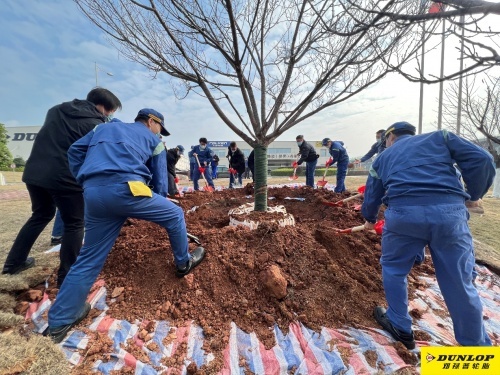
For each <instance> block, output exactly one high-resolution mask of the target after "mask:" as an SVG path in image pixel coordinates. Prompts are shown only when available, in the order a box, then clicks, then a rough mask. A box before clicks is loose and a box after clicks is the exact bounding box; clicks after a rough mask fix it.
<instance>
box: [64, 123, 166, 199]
mask: <svg viewBox="0 0 500 375" xmlns="http://www.w3.org/2000/svg"><path fill="white" fill-rule="evenodd" d="M164 150H165V148H164V146H163V143H162V142H160V140H159V139H158V138H157V137H156V136H155V135H154V134H153V133H151V131H149V130H148V128H146V127H145V126H144V125H142V124H141V123H137V122H136V123H131V124H127V123H121V122H112V123H108V124H102V125H99V126H98V127H96V128H95V129H94V131H93V136H92V140H91V142H90V144H89V148H88V150H87V151H86V152H87V154H86V157H85V162H84V163H83V165H82V166H81V168H79V169H76V168H78V167H79V166H78V164H76V165H75V167H74V168H73V170H72V171H73V173H74V174H76V173H77V181H78V182H79V183H80V184H82V186H83V187H84V188H87V187H91V186H92V187H95V186H101V185H108V184H111V183H112V184H118V183H124V182H127V181H142V182H144V183H145V184H146V185H148V184H152V185H153V186H154V187H155V191H156V192H157V193H158V194H160V195H162V196H166V195H167V183H166V181H167V177H166V170H167V169H166V158H165V157H163V158H157V159H154V160H156V161H155V163H157V165H151V163H152V162H153V161H152V160H153V159H150V158H151V155H159V154H160V153H162V152H164ZM77 151H78V150H77V149H75V150H73V149H72V152H77ZM68 157H69V160H70V163H71V161H72V154H71V153H70V154H69V155H68ZM162 164H163V167H162ZM156 168H158V169H156ZM153 170H159V171H164V172H163V173H162V175H157V174H152V173H151V171H153Z"/></svg>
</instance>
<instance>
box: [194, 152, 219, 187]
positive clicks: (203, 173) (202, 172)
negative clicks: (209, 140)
mask: <svg viewBox="0 0 500 375" xmlns="http://www.w3.org/2000/svg"><path fill="white" fill-rule="evenodd" d="M194 157H195V158H196V162H197V163H198V170H199V171H200V172H201V177H203V181H205V187H204V188H203V190H205V191H214V188H213V187H211V186H210V185H208V182H207V179H206V178H205V168H202V167H201V164H200V159H198V155H195V156H194Z"/></svg>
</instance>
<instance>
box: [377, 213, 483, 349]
mask: <svg viewBox="0 0 500 375" xmlns="http://www.w3.org/2000/svg"><path fill="white" fill-rule="evenodd" d="M468 218H469V213H468V211H467V209H466V208H465V205H464V204H439V205H429V206H391V205H389V208H388V209H387V210H386V211H385V226H384V231H383V235H382V257H381V259H380V263H381V265H382V278H383V283H384V289H385V295H386V299H387V303H388V309H387V317H388V318H389V320H390V321H391V323H392V324H393V325H394V326H395V327H396V328H397V329H399V330H401V331H403V332H407V333H408V332H410V331H411V323H412V319H411V317H410V315H409V314H408V290H407V276H408V273H409V272H410V270H411V268H412V266H413V263H414V261H415V259H416V258H417V257H421V256H422V249H423V248H424V246H425V245H429V248H430V253H431V256H432V261H433V263H434V268H435V270H436V279H437V282H438V284H439V288H440V289H441V293H442V294H443V298H444V300H445V302H446V306H447V307H448V310H449V312H450V316H451V319H452V321H453V328H454V331H455V339H456V340H457V342H458V343H459V344H460V345H463V346H489V345H491V341H490V338H489V337H488V335H487V333H486V331H485V328H484V324H483V313H482V312H483V308H482V304H481V300H480V298H479V294H478V292H477V290H476V288H475V287H474V285H473V283H472V280H473V268H474V252H473V245H472V236H471V234H470V230H469V226H468V225H467V220H468Z"/></svg>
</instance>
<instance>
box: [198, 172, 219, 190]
mask: <svg viewBox="0 0 500 375" xmlns="http://www.w3.org/2000/svg"><path fill="white" fill-rule="evenodd" d="M204 168H205V173H204V174H203V175H204V176H205V179H206V180H207V183H208V185H209V186H211V187H213V188H214V187H215V186H214V182H213V181H212V169H211V168H210V167H209V166H208V167H204ZM200 178H201V179H202V180H203V177H202V175H201V173H200V171H199V170H198V167H196V168H195V169H194V171H193V187H194V190H200V185H199V183H198V180H199V179H200ZM204 183H205V181H203V184H204Z"/></svg>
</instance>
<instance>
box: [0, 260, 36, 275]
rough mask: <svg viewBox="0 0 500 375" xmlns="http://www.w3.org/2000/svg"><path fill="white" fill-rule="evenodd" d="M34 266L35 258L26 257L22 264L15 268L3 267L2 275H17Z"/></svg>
mask: <svg viewBox="0 0 500 375" xmlns="http://www.w3.org/2000/svg"><path fill="white" fill-rule="evenodd" d="M34 266H35V258H33V257H28V258H27V259H26V260H25V261H24V262H23V263H21V264H20V265H19V266H16V267H6V266H4V267H3V270H2V274H3V275H5V274H8V275H17V274H18V273H19V272H22V271H24V270H27V269H28V268H31V267H34Z"/></svg>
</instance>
